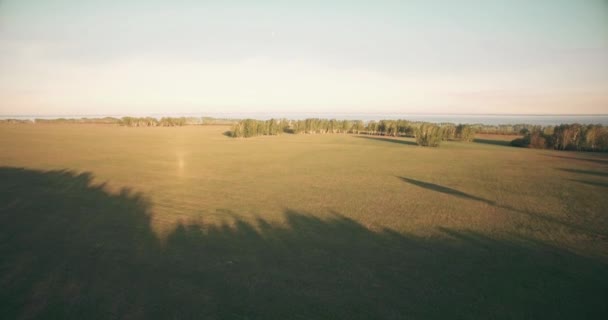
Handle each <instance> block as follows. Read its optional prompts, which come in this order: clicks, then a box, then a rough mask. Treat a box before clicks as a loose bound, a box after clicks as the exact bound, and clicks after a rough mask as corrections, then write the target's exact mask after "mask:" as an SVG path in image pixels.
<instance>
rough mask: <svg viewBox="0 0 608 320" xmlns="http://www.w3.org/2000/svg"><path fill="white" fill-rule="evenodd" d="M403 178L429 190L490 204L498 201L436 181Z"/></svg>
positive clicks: (402, 178)
mask: <svg viewBox="0 0 608 320" xmlns="http://www.w3.org/2000/svg"><path fill="white" fill-rule="evenodd" d="M399 178H400V179H401V180H403V181H405V182H407V183H410V184H413V185H415V186H419V187H422V188H425V189H429V190H433V191H437V192H441V193H445V194H449V195H453V196H456V197H459V198H464V199H470V200H475V201H479V202H483V203H487V204H489V205H495V204H496V203H495V202H494V201H490V200H487V199H484V198H481V197H477V196H473V195H470V194H468V193H464V192H462V191H459V190H456V189H452V188H448V187H444V186H441V185H438V184H434V183H430V182H424V181H420V180H414V179H410V178H406V177H399Z"/></svg>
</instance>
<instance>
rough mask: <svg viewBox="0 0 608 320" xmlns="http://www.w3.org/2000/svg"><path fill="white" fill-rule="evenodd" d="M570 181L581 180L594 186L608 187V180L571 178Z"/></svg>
mask: <svg viewBox="0 0 608 320" xmlns="http://www.w3.org/2000/svg"><path fill="white" fill-rule="evenodd" d="M570 181H575V182H580V183H584V184H588V185H590V186H594V187H604V188H608V183H606V182H599V181H589V180H577V179H570Z"/></svg>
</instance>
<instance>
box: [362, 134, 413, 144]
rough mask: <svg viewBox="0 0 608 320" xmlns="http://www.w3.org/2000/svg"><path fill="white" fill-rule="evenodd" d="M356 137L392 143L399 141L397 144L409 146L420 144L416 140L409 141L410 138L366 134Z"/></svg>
mask: <svg viewBox="0 0 608 320" xmlns="http://www.w3.org/2000/svg"><path fill="white" fill-rule="evenodd" d="M353 137H355V138H359V139H367V140H376V141H383V142H391V143H397V144H405V145H408V146H418V144H417V143H416V142H414V141H409V140H403V139H400V138H385V137H378V136H366V135H358V136H353Z"/></svg>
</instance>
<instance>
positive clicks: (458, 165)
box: [0, 124, 608, 319]
mask: <svg viewBox="0 0 608 320" xmlns="http://www.w3.org/2000/svg"><path fill="white" fill-rule="evenodd" d="M226 130H228V128H227V127H223V126H187V127H167V128H163V127H150V128H127V127H118V126H111V125H77V124H74V125H60V124H45V125H9V124H6V125H1V126H0V257H1V258H0V315H1V317H2V318H7V319H16V318H21V319H29V318H74V319H95V318H99V319H108V318H142V319H143V318H146V319H148V318H163V319H166V318H175V319H184V318H197V319H201V318H203V319H206V318H208V319H338V318H340V319H357V318H361V319H380V318H381V319H404V318H414V319H429V318H439V319H444V318H465V319H470V318H478V319H488V318H494V319H522V318H529V319H540V318H543V319H556V318H563V319H591V318H597V319H606V318H608V155H606V154H597V153H594V154H592V153H575V152H559V151H549V150H534V149H521V148H513V147H509V146H508V143H507V142H506V141H507V140H506V139H508V138H502V137H492V136H483V137H478V139H477V140H476V142H472V143H463V142H445V143H443V144H442V145H441V147H439V148H424V147H419V146H417V145H415V142H414V140H413V139H409V138H387V137H386V138H385V137H375V136H365V135H351V134H333V135H289V134H285V135H281V136H262V137H256V138H250V139H233V138H229V137H227V136H225V135H224V134H223V133H224V132H225V131H226Z"/></svg>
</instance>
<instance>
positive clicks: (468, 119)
mask: <svg viewBox="0 0 608 320" xmlns="http://www.w3.org/2000/svg"><path fill="white" fill-rule="evenodd" d="M124 116H136V117H152V118H157V119H160V118H162V117H193V118H214V119H234V120H237V119H247V118H252V119H256V120H268V119H271V118H275V119H281V118H287V119H292V120H302V119H306V118H326V119H339V120H363V121H371V120H376V121H378V120H397V119H404V120H409V121H423V122H432V123H455V124H458V123H463V124H483V125H515V124H531V125H542V126H548V125H559V124H562V123H580V124H602V125H608V114H543V115H538V114H533V115H530V114H436V113H434V114H433V113H429V114H422V113H320V112H316V113H315V112H310V113H296V112H291V113H290V112H282V113H262V112H259V113H206V114H201V113H196V114H194V113H183V114H159V113H150V114H141V115H128V114H124V115H115V114H110V115H0V120H6V119H16V120H34V119H45V120H51V119H61V118H63V119H82V118H89V119H92V118H104V117H113V118H122V117H124Z"/></svg>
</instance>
